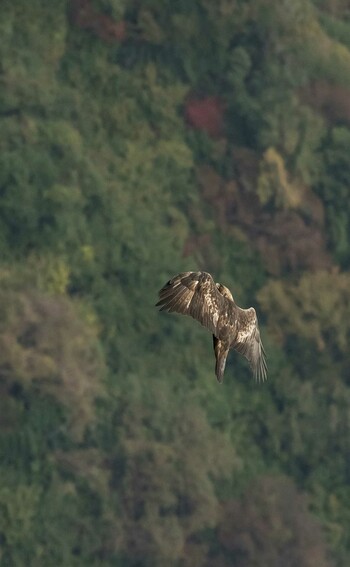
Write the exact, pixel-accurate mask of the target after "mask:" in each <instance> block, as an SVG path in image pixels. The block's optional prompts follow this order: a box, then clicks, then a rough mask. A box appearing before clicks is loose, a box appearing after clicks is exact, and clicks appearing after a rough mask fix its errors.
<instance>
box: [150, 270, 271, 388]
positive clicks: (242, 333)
mask: <svg viewBox="0 0 350 567" xmlns="http://www.w3.org/2000/svg"><path fill="white" fill-rule="evenodd" d="M156 307H160V311H167V312H168V313H172V312H175V313H182V314H183V315H190V316H191V317H193V318H194V319H196V320H197V321H199V323H201V325H203V326H204V327H206V328H207V329H209V331H211V332H212V333H213V344H214V352H215V358H216V365H215V374H216V377H217V380H218V382H222V381H223V379H224V371H225V365H226V359H227V355H228V353H229V350H230V349H235V350H236V351H238V352H239V353H241V354H242V355H243V356H245V358H246V359H247V360H248V362H249V365H250V368H251V370H252V373H253V376H254V378H255V379H256V380H258V381H263V380H266V378H267V365H266V355H265V350H264V347H263V345H262V342H261V338H260V333H259V327H258V319H257V316H256V313H255V309H254V308H253V307H250V308H249V309H242V308H241V307H238V305H237V304H236V303H235V301H234V299H233V297H232V294H231V292H230V290H229V289H228V288H227V287H226V286H224V285H222V284H220V283H215V282H214V280H213V278H212V277H211V275H210V274H208V273H207V272H182V273H181V274H178V275H177V276H174V277H173V278H172V279H171V280H169V281H168V282H167V283H166V284H165V286H164V287H162V289H161V290H160V291H159V301H158V303H157V304H156Z"/></svg>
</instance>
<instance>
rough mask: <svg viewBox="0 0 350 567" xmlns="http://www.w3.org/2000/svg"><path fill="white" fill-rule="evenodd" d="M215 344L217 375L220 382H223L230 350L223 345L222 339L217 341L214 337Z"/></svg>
mask: <svg viewBox="0 0 350 567" xmlns="http://www.w3.org/2000/svg"><path fill="white" fill-rule="evenodd" d="M213 343H214V351H215V358H216V364H215V374H216V378H217V381H218V382H220V383H221V382H223V380H224V372H225V366H226V359H227V355H228V351H229V349H228V348H227V347H226V346H225V345H224V344H223V342H222V341H220V339H217V338H216V337H215V336H214V335H213Z"/></svg>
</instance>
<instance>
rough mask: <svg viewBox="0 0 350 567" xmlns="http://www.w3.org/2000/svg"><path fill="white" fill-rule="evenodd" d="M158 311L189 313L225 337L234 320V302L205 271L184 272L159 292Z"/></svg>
mask: <svg viewBox="0 0 350 567" xmlns="http://www.w3.org/2000/svg"><path fill="white" fill-rule="evenodd" d="M158 306H159V307H161V309H160V311H168V312H169V313H171V312H173V311H174V312H175V313H182V314H184V315H190V316H191V317H193V318H194V319H196V320H197V321H199V322H200V323H201V324H202V325H203V326H204V327H206V328H207V329H209V330H210V331H211V332H212V333H213V335H215V336H216V337H219V338H223V339H226V338H227V336H228V334H229V332H230V328H231V325H232V323H233V321H232V318H233V315H234V314H233V304H232V302H230V301H229V300H228V299H227V298H226V297H224V296H223V295H222V294H221V293H220V292H219V291H218V289H217V287H216V285H215V282H214V280H213V278H212V277H211V275H210V274H208V273H207V272H183V273H181V274H178V275H177V276H175V277H173V278H172V279H171V280H169V281H168V283H166V284H165V286H164V287H163V288H162V289H161V290H160V292H159V301H158V303H157V307H158Z"/></svg>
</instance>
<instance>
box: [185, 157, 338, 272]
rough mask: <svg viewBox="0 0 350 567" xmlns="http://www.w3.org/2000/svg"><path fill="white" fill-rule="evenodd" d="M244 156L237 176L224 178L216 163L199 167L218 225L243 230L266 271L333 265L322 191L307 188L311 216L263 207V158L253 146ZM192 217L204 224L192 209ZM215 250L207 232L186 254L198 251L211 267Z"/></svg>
mask: <svg viewBox="0 0 350 567" xmlns="http://www.w3.org/2000/svg"><path fill="white" fill-rule="evenodd" d="M239 155H240V158H241V159H240V160H239V161H238V162H237V163H236V172H235V173H236V175H235V179H234V180H229V181H228V180H225V179H223V178H222V177H221V176H220V175H219V174H218V173H217V172H216V171H215V170H214V169H213V168H212V167H210V166H202V167H201V168H198V170H197V178H198V183H199V186H200V189H201V194H202V197H203V199H204V200H205V201H206V202H207V203H208V204H209V205H210V209H211V211H212V212H213V215H214V217H215V221H216V224H217V225H218V226H219V227H220V229H221V230H223V231H224V232H226V233H230V231H232V228H235V229H239V230H240V231H241V233H242V234H244V235H245V237H247V238H248V239H249V240H250V241H251V243H252V245H253V246H254V248H256V249H257V250H258V251H259V252H260V254H261V256H262V258H263V261H264V264H265V268H266V270H267V271H268V272H269V273H270V274H273V275H275V276H280V275H281V274H282V273H283V272H284V271H286V270H287V271H288V270H290V271H298V270H303V269H309V270H313V271H314V270H321V269H329V268H330V267H331V266H332V260H331V257H330V255H329V253H328V251H327V242H326V237H325V234H324V230H323V223H324V211H323V207H322V203H321V202H320V201H319V199H318V198H317V197H316V195H314V194H313V193H312V192H311V190H307V191H305V199H304V201H303V205H304V209H305V211H306V210H307V211H308V214H307V215H304V214H303V213H302V212H301V211H297V210H269V208H264V207H262V205H261V203H260V201H259V199H258V197H257V194H256V192H255V191H254V186H255V185H256V182H257V175H258V156H257V155H255V154H254V153H253V152H249V151H248V150H247V151H246V152H245V153H244V152H239ZM255 162H256V163H255ZM310 207H312V211H309V208H310ZM191 217H192V219H193V221H194V222H195V224H196V225H197V226H198V227H200V226H201V224H202V222H201V221H202V219H201V218H199V217H198V213H197V216H196V214H195V212H193V211H191ZM199 234H200V231H199ZM210 251H211V246H210V241H209V242H208V240H204V239H203V234H202V235H200V236H196V237H192V238H191V239H189V241H188V242H187V243H186V246H185V251H184V253H185V254H196V253H197V255H198V256H199V258H204V259H205V260H206V261H207V263H208V265H213V262H215V260H214V259H213V257H212V255H211V252H210ZM214 256H215V255H214Z"/></svg>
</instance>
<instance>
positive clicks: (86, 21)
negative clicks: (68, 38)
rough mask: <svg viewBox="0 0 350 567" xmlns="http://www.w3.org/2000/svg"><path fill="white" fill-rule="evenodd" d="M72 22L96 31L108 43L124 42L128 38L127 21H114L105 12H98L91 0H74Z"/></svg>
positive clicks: (85, 28)
mask: <svg viewBox="0 0 350 567" xmlns="http://www.w3.org/2000/svg"><path fill="white" fill-rule="evenodd" d="M71 6H72V8H71V18H72V22H73V23H74V24H75V25H76V26H78V27H80V28H82V29H84V30H89V31H92V32H93V33H95V34H96V35H97V36H98V37H99V38H100V39H102V40H103V41H106V42H108V43H111V42H122V41H124V40H125V38H126V24H125V21H123V20H121V21H120V22H114V21H113V20H112V18H110V17H108V16H106V15H105V14H99V13H98V12H96V10H95V9H94V7H93V6H92V4H91V1H90V0H72V3H71Z"/></svg>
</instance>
